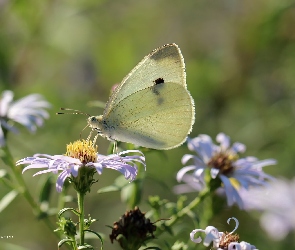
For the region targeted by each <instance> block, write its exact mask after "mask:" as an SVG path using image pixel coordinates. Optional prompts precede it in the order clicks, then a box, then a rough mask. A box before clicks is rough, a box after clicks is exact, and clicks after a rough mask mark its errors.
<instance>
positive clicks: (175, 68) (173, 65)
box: [104, 44, 186, 116]
mask: <svg viewBox="0 0 295 250" xmlns="http://www.w3.org/2000/svg"><path fill="white" fill-rule="evenodd" d="M161 79H162V80H163V81H164V82H173V83H176V84H179V85H182V86H184V87H186V75H185V65H184V60H183V57H182V54H181V51H180V49H179V48H178V46H177V45H176V44H167V45H164V46H162V47H160V48H157V49H155V50H153V51H152V52H151V53H150V54H149V55H147V56H146V57H145V58H144V59H143V60H142V61H141V62H140V63H138V64H137V65H136V66H135V68H134V69H133V70H132V71H131V72H130V73H129V74H128V75H127V76H126V77H125V78H124V79H123V81H122V82H121V83H120V84H119V86H117V88H116V89H115V91H114V92H113V94H112V95H111V97H110V99H109V101H108V103H107V104H106V107H105V110H104V116H107V115H108V114H109V113H110V112H112V110H113V109H114V108H115V107H116V105H118V104H119V103H120V102H121V101H122V100H123V99H125V98H126V97H128V96H130V95H132V94H133V93H136V92H138V91H140V90H144V89H146V88H148V87H151V86H154V85H155V83H156V82H157V81H160V82H161Z"/></svg>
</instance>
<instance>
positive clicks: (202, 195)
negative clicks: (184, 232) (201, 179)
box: [165, 188, 211, 227]
mask: <svg viewBox="0 0 295 250" xmlns="http://www.w3.org/2000/svg"><path fill="white" fill-rule="evenodd" d="M210 193H211V191H210V190H209V189H208V188H205V189H204V190H203V191H202V192H200V195H199V196H198V197H196V198H195V199H194V200H193V201H192V202H191V203H190V204H188V205H187V206H186V207H184V208H183V209H181V210H180V211H179V212H177V213H176V214H175V215H173V216H172V217H171V219H170V220H169V221H167V222H166V223H165V224H166V226H168V227H171V226H173V225H174V224H175V223H176V222H177V220H178V219H180V218H181V217H183V216H184V215H186V214H187V213H188V212H189V211H190V210H192V209H193V208H195V207H196V206H198V205H199V204H200V203H201V202H202V201H203V200H204V199H205V198H206V197H207V196H208V195H209V194H210Z"/></svg>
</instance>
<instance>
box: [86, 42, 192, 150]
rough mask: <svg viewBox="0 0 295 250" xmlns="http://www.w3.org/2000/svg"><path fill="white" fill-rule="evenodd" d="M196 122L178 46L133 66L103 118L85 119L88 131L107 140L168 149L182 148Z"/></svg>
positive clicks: (165, 46) (108, 103)
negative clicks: (93, 131) (90, 129)
mask: <svg viewBox="0 0 295 250" xmlns="http://www.w3.org/2000/svg"><path fill="white" fill-rule="evenodd" d="M194 121H195V109H194V100H193V99H192V97H191V95H190V93H189V92H188V90H187V88H186V74H185V65H184V60H183V56H182V54H181V51H180V49H179V48H178V46H177V45H176V44H167V45H164V46H162V47H160V48H157V49H155V50H154V51H152V52H151V53H150V54H148V55H147V56H146V57H145V58H144V59H143V60H142V61H141V62H140V63H139V64H137V65H136V67H135V68H134V69H133V70H132V71H131V72H130V73H129V74H128V75H127V76H126V77H125V78H124V79H123V81H122V82H121V83H120V84H119V85H118V86H117V88H116V89H115V90H114V92H113V93H112V95H111V97H110V99H109V101H108V102H107V104H106V107H105V109H104V112H103V115H100V116H91V117H89V118H88V125H89V126H90V127H91V128H92V129H93V130H96V131H98V133H99V134H100V135H101V136H103V137H106V138H107V139H109V140H115V141H122V142H130V143H133V144H136V145H138V146H143V147H147V148H153V149H171V148H175V147H177V146H179V145H181V144H182V143H184V142H185V140H186V137H187V135H188V134H189V133H190V132H191V130H192V126H193V124H194Z"/></svg>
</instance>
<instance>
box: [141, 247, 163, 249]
mask: <svg viewBox="0 0 295 250" xmlns="http://www.w3.org/2000/svg"><path fill="white" fill-rule="evenodd" d="M147 249H154V250H161V248H159V247H147V248H145V249H143V250H147Z"/></svg>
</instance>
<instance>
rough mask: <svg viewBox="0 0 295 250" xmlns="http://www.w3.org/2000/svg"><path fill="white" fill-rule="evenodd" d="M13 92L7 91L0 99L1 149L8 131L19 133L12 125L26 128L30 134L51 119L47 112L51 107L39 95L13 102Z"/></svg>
mask: <svg viewBox="0 0 295 250" xmlns="http://www.w3.org/2000/svg"><path fill="white" fill-rule="evenodd" d="M13 95H14V94H13V92H12V91H10V90H5V91H3V93H2V96H1V97H0V147H2V146H4V145H5V136H6V132H7V131H11V132H18V130H17V128H16V127H15V126H14V125H13V124H12V123H11V122H16V123H19V124H21V125H23V126H25V127H26V128H27V129H28V130H29V131H30V132H34V131H35V130H36V128H37V127H39V126H42V125H43V120H44V119H46V118H48V117H49V114H48V112H47V111H46V110H45V109H46V108H49V107H50V106H51V105H50V104H49V102H47V101H45V100H44V98H43V97H42V96H41V95H39V94H31V95H28V96H25V97H23V98H21V99H19V100H17V101H13Z"/></svg>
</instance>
